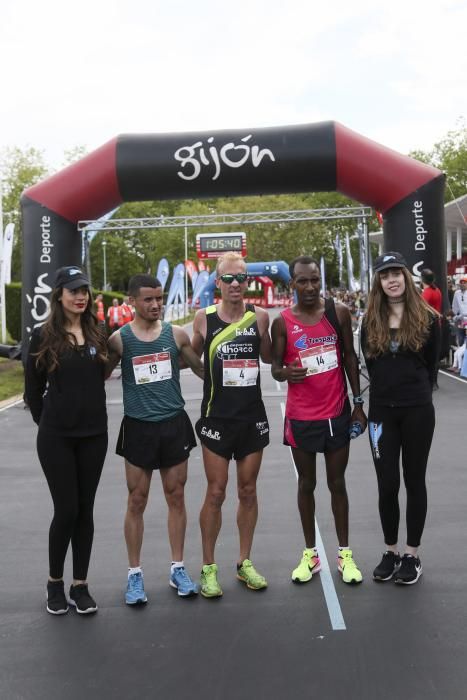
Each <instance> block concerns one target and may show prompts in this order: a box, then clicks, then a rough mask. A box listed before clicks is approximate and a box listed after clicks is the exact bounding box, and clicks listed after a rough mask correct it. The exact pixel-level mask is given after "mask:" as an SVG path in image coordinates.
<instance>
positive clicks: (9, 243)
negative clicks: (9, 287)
mask: <svg viewBox="0 0 467 700" xmlns="http://www.w3.org/2000/svg"><path fill="white" fill-rule="evenodd" d="M0 233H1V232H0ZM14 235H15V225H14V224H7V225H6V227H5V234H4V236H3V266H2V277H1V283H2V285H3V284H10V282H11V256H12V254H13V240H14Z"/></svg>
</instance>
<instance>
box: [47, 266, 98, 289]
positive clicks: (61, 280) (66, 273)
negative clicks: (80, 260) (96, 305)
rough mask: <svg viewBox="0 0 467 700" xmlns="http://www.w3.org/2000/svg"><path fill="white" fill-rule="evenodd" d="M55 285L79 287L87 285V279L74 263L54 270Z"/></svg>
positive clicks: (69, 287)
mask: <svg viewBox="0 0 467 700" xmlns="http://www.w3.org/2000/svg"><path fill="white" fill-rule="evenodd" d="M55 286H56V287H66V288H67V289H79V288H80V287H89V286H90V285H89V280H88V278H87V277H86V275H85V274H84V272H83V271H82V270H81V268H79V267H76V265H71V266H69V267H59V268H58V270H57V271H56V272H55Z"/></svg>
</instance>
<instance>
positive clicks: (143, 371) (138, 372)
mask: <svg viewBox="0 0 467 700" xmlns="http://www.w3.org/2000/svg"><path fill="white" fill-rule="evenodd" d="M132 363H133V372H134V375H135V382H136V384H150V383H151V382H163V381H164V380H166V379H172V362H171V361H170V352H157V353H154V354H153V355H139V356H138V357H133V359H132Z"/></svg>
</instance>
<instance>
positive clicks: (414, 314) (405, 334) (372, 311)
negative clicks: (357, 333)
mask: <svg viewBox="0 0 467 700" xmlns="http://www.w3.org/2000/svg"><path fill="white" fill-rule="evenodd" d="M401 271H402V274H403V275H404V279H405V294H404V313H403V315H402V320H401V325H400V328H398V329H397V331H396V338H397V340H398V341H399V343H400V344H401V345H402V346H403V347H405V348H406V349H407V350H412V351H413V352H418V351H419V350H420V349H421V347H422V345H423V343H424V341H425V339H426V338H427V336H428V331H429V327H430V324H431V322H432V320H433V317H434V316H437V314H436V311H434V310H433V309H432V308H431V307H430V306H429V305H428V304H427V303H426V301H425V300H424V299H423V298H422V297H421V296H420V294H419V292H418V290H417V288H416V286H415V284H414V281H413V279H412V275H411V274H410V272H409V271H408V270H407V269H406V268H405V267H404V268H401ZM363 323H364V325H365V329H366V333H367V343H368V356H369V357H376V356H377V355H381V354H383V353H384V352H386V351H387V349H388V347H389V343H390V340H391V335H390V332H389V303H388V298H387V296H386V294H385V293H384V291H383V288H382V286H381V279H380V273H379V272H376V273H375V276H374V279H373V285H372V287H371V291H370V294H369V295H368V306H367V312H366V314H365V316H364V317H363Z"/></svg>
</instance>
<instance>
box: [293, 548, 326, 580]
mask: <svg viewBox="0 0 467 700" xmlns="http://www.w3.org/2000/svg"><path fill="white" fill-rule="evenodd" d="M319 571H321V562H320V560H319V556H318V552H317V551H316V549H315V548H314V547H313V548H311V549H304V550H303V556H302V560H301V562H300V564H299V565H298V566H297V568H296V569H294V570H293V571H292V581H293V582H294V583H306V582H307V581H310V580H311V577H312V576H313V574H317V573H318V572H319Z"/></svg>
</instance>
